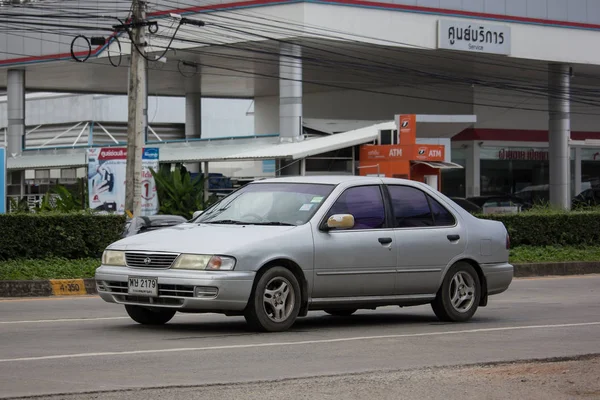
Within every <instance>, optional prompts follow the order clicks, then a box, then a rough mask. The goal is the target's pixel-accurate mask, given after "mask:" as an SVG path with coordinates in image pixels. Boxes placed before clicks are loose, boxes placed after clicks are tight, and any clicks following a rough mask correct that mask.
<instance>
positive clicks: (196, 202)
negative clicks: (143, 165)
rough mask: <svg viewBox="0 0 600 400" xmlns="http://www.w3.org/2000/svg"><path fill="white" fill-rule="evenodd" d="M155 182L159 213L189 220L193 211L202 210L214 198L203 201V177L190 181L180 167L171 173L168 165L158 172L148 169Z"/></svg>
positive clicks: (186, 172)
mask: <svg viewBox="0 0 600 400" xmlns="http://www.w3.org/2000/svg"><path fill="white" fill-rule="evenodd" d="M150 172H151V173H152V176H153V177H154V181H155V182H156V192H157V194H158V202H159V213H160V214H170V215H180V216H182V217H185V218H188V219H191V218H192V215H193V213H194V212H195V211H198V210H204V208H205V207H207V206H208V205H209V204H211V202H212V201H214V198H213V199H211V200H209V201H207V202H205V201H204V177H203V176H201V175H198V176H197V177H196V178H195V179H192V176H191V174H190V172H189V171H188V170H187V169H186V168H185V167H184V166H182V165H179V164H178V165H177V166H176V167H175V169H174V170H173V171H171V169H170V167H169V166H168V165H165V166H164V167H161V168H159V170H158V172H157V171H154V170H153V169H152V168H150Z"/></svg>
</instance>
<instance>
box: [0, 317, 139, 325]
mask: <svg viewBox="0 0 600 400" xmlns="http://www.w3.org/2000/svg"><path fill="white" fill-rule="evenodd" d="M113 319H129V317H98V318H62V319H34V320H29V321H0V325H10V324H36V323H42V322H81V321H103V320H113Z"/></svg>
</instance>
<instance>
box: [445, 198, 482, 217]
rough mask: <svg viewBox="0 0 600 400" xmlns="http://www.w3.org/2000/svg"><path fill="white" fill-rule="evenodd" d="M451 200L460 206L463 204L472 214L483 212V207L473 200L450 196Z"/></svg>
mask: <svg viewBox="0 0 600 400" xmlns="http://www.w3.org/2000/svg"><path fill="white" fill-rule="evenodd" d="M450 200H452V201H453V202H455V203H456V204H458V205H459V206H461V207H462V208H464V209H465V210H466V211H468V212H470V213H472V214H479V213H481V212H482V209H481V207H479V206H478V205H477V204H475V203H473V202H472V201H469V200H467V199H465V198H464V197H450Z"/></svg>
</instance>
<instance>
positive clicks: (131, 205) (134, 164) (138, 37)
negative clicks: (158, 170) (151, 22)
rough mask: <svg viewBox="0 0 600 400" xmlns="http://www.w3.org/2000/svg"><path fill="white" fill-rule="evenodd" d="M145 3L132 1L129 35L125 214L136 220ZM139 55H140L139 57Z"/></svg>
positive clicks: (144, 124)
mask: <svg viewBox="0 0 600 400" xmlns="http://www.w3.org/2000/svg"><path fill="white" fill-rule="evenodd" d="M145 22H146V3H145V1H143V0H132V21H131V26H132V34H131V37H132V39H133V41H134V42H135V45H134V44H132V46H131V61H130V65H129V86H128V90H127V105H128V118H127V172H126V177H127V180H126V182H125V211H126V212H131V213H133V215H134V216H136V217H139V216H140V215H141V211H142V201H141V199H142V192H141V186H142V152H143V147H144V143H145V138H146V132H147V130H148V109H147V107H148V101H147V96H148V90H147V83H148V81H147V67H148V65H147V60H146V57H145V53H146V24H145ZM140 53H142V54H140Z"/></svg>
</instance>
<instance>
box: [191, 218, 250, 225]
mask: <svg viewBox="0 0 600 400" xmlns="http://www.w3.org/2000/svg"><path fill="white" fill-rule="evenodd" d="M199 223H200V224H228V225H246V222H242V221H236V220H234V219H220V220H217V221H207V222H202V221H200V222H199Z"/></svg>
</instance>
